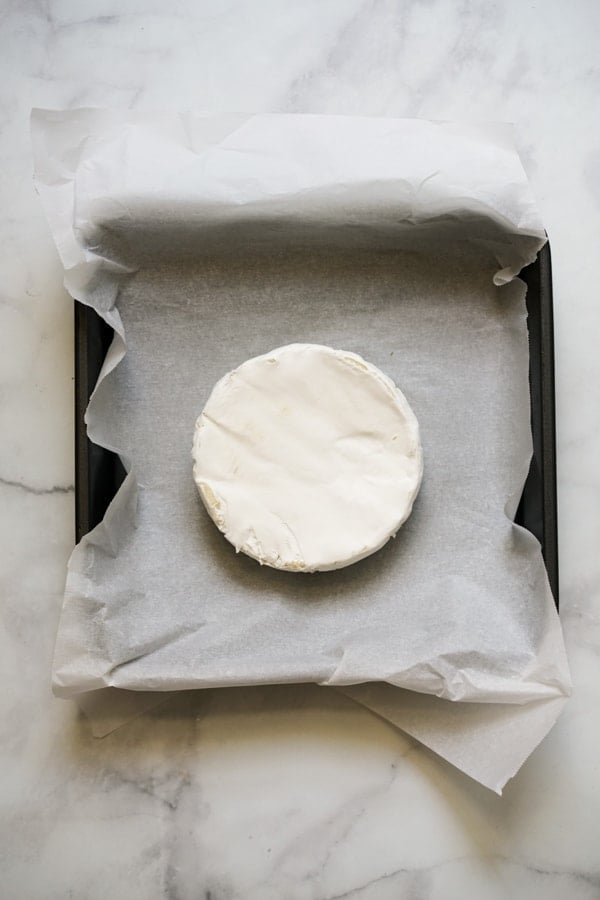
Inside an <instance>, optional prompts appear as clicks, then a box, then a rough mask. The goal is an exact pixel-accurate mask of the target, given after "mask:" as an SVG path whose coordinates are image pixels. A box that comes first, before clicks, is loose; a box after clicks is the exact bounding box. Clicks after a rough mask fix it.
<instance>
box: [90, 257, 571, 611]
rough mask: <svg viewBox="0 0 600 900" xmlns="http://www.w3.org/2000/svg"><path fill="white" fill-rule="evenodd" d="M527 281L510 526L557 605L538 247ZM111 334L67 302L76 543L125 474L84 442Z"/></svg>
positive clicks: (545, 284)
mask: <svg viewBox="0 0 600 900" xmlns="http://www.w3.org/2000/svg"><path fill="white" fill-rule="evenodd" d="M520 277H521V278H522V279H523V281H525V283H526V284H527V314H528V315H527V324H528V328H529V382H530V390H531V428H532V433H533V458H532V461H531V467H530V470H529V475H528V477H527V481H526V483H525V487H524V489H523V495H522V497H521V502H520V503H519V508H518V510H517V514H516V516H515V521H516V522H518V523H519V524H520V525H523V526H524V527H525V528H527V529H528V530H529V531H531V532H532V534H534V535H535V536H536V538H537V539H538V540H539V542H540V544H541V545H542V552H543V554H544V560H545V563H546V569H547V571H548V578H549V581H550V587H551V588H552V593H553V595H554V599H555V601H556V604H557V606H558V539H557V510H556V439H555V413H554V327H553V312H552V269H551V259H550V247H549V245H548V244H546V245H545V246H544V247H543V248H542V250H541V251H540V253H539V254H538V257H537V259H536V260H535V262H534V263H532V264H531V265H530V266H528V267H527V268H526V269H524V270H523V271H522V272H521V275H520ZM112 336H113V332H112V330H111V329H110V328H109V327H108V326H107V325H106V323H105V322H103V321H102V319H100V318H99V316H98V315H97V314H96V313H95V312H94V311H93V310H92V309H90V308H89V307H87V306H82V305H81V304H80V303H75V530H76V535H77V540H78V541H79V540H81V538H82V537H83V535H84V534H86V533H87V532H88V531H90V529H91V528H93V527H94V526H95V525H97V524H98V522H100V521H101V519H102V517H103V516H104V513H105V511H106V508H107V506H108V504H109V503H110V501H111V499H112V498H113V497H114V495H115V493H116V492H117V490H118V488H119V486H120V484H121V483H122V481H123V478H124V477H125V470H124V468H123V465H122V463H121V461H120V459H119V457H118V456H116V455H115V454H114V453H111V452H110V451H108V450H105V449H103V448H102V447H98V446H97V445H96V444H92V443H91V441H89V440H88V438H87V435H86V430H85V422H84V414H85V410H86V407H87V404H88V401H89V398H90V395H91V393H92V390H93V389H94V385H95V384H96V381H97V379H98V375H99V373H100V369H101V367H102V363H103V361H104V357H105V356H106V352H107V350H108V347H109V345H110V343H111V341H112Z"/></svg>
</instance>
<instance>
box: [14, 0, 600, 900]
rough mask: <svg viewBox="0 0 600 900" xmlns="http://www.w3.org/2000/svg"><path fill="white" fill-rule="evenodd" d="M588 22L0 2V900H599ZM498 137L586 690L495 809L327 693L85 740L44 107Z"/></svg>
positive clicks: (481, 12) (68, 403) (66, 375)
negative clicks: (73, 648) (388, 126)
mask: <svg viewBox="0 0 600 900" xmlns="http://www.w3.org/2000/svg"><path fill="white" fill-rule="evenodd" d="M598 34H600V5H598V4H597V3H595V2H594V0H574V2H572V3H570V4H569V5H568V6H565V4H564V3H561V2H559V0H550V2H546V3H544V4H542V3H538V4H533V3H520V2H517V0H500V2H496V3H479V4H473V3H463V2H458V0H456V2H455V0H429V2H421V0H412V2H410V0H408V2H400V0H397V2H395V0H304V2H303V3H302V4H299V3H292V2H291V0H281V2H272V0H268V2H252V3H251V2H247V0H211V2H205V3H202V4H198V3H195V2H192V0H187V2H181V0H180V2H176V3H172V4H165V3H163V2H158V0H146V2H144V3H142V2H141V0H126V2H116V0H82V2H75V0H62V2H60V0H49V2H47V3H40V2H36V0H19V2H17V0H5V2H4V3H3V4H2V6H1V7H0V71H1V74H2V78H1V80H0V160H1V162H2V174H1V177H0V196H1V198H2V209H3V216H2V219H1V221H0V237H1V240H0V271H1V273H2V277H1V280H0V434H1V435H2V441H1V442H0V541H1V543H2V548H3V552H2V554H1V556H0V584H1V593H0V598H1V606H0V622H1V627H0V670H1V672H2V678H3V686H4V689H3V691H2V695H1V697H0V708H1V710H2V714H1V716H0V735H1V739H0V805H1V808H2V815H1V816H0V834H1V838H0V861H1V862H0V879H1V883H2V894H3V896H4V897H6V898H7V900H21V898H23V900H25V898H26V900H30V898H31V900H33V898H44V900H63V898H66V897H73V898H75V900H87V898H89V900H100V898H107V897H114V898H117V900H120V898H124V900H125V898H126V900H136V898H140V900H159V898H165V900H234V898H241V900H335V898H342V897H344V898H346V897H347V898H353V900H354V898H356V900H388V898H389V900H400V898H402V900H403V898H407V900H452V898H457V900H458V898H461V900H462V898H463V897H469V896H470V897H474V898H477V900H497V898H505V897H506V898H508V897H510V898H517V900H520V898H523V900H530V898H537V897H540V898H544V900H565V898H569V900H592V898H600V855H599V853H598V837H597V832H598V822H599V821H600V765H599V763H598V750H597V748H598V740H599V737H600V731H599V727H600V726H599V725H598V720H597V718H596V712H597V709H598V706H599V703H600V677H599V676H600V665H599V658H600V631H599V627H598V622H599V614H600V570H599V564H598V562H597V560H598V552H597V547H598V537H599V531H600V529H599V527H598V525H599V516H598V509H599V503H598V501H599V494H600V477H599V475H598V466H597V459H598V457H599V455H600V429H598V428H597V427H596V426H597V424H598V419H599V410H600V397H599V392H598V384H599V383H600V381H599V375H600V361H599V359H598V355H597V352H596V346H595V345H596V343H597V334H598V325H599V316H600V313H599V310H600V304H598V302H597V287H596V280H595V263H596V258H597V242H598V234H599V229H600V115H599V113H598V91H599V89H600V67H599V65H598V58H599V50H600V42H599V41H598V37H597V36H598ZM86 105H87V106H119V107H131V108H139V109H143V108H147V109H156V108H166V109H188V108H189V109H198V110H203V111H219V110H237V111H272V112H296V111H297V112H327V113H352V114H373V115H388V116H419V117H425V118H444V119H446V118H454V119H458V120H467V121H468V120H489V119H494V120H498V119H499V120H508V121H513V122H514V123H515V124H516V135H517V142H518V146H519V148H520V151H521V154H522V158H523V161H524V164H525V167H526V169H527V171H528V174H529V176H530V178H531V181H532V184H533V187H534V191H535V193H536V196H537V199H538V203H539V205H540V208H541V210H542V214H543V217H544V221H545V223H546V226H547V229H548V233H549V235H550V240H551V244H552V252H553V263H554V288H555V319H556V345H557V417H558V454H559V455H558V459H559V472H558V478H559V503H560V532H559V540H560V559H561V591H562V593H561V617H562V620H563V624H564V630H565V635H566V641H567V648H568V652H569V657H570V662H571V667H572V674H573V679H574V685H575V687H574V695H573V698H572V700H571V701H570V702H569V704H568V705H567V707H566V710H565V712H564V713H563V715H562V717H561V719H560V720H559V722H558V724H557V725H556V727H555V728H554V729H553V731H552V732H551V733H550V735H549V736H548V738H547V739H546V740H545V741H544V742H543V744H542V745H541V746H540V747H539V748H538V749H537V750H536V751H535V752H534V754H533V755H532V756H531V757H530V759H529V760H528V761H527V763H526V764H525V765H524V766H523V768H522V769H521V771H520V772H519V774H518V775H517V776H516V777H515V778H514V779H513V780H512V781H511V782H510V783H509V784H508V786H507V788H506V789H505V792H504V795H503V796H502V797H497V796H495V795H494V794H492V793H491V792H489V791H487V790H486V789H485V788H483V787H481V786H479V785H477V784H476V783H475V782H473V781H471V780H470V779H469V778H467V777H466V776H464V775H462V774H461V773H459V772H458V771H457V770H455V769H453V768H452V767H450V766H449V765H447V764H445V763H443V762H442V761H440V760H439V759H438V758H437V757H435V756H434V755H433V754H432V753H430V752H428V751H427V750H425V749H423V748H422V747H420V746H419V745H417V744H415V743H414V742H413V741H411V740H410V739H408V738H406V737H404V736H403V735H402V734H400V733H399V732H398V731H397V730H395V729H394V728H393V727H392V726H391V725H389V724H388V723H386V722H384V721H383V720H380V719H378V718H376V717H375V716H373V715H372V714H371V713H369V712H367V711H366V710H363V709H361V708H359V707H358V706H356V705H354V704H353V703H352V702H351V701H350V700H347V701H346V700H343V699H341V698H340V697H339V696H338V695H337V694H336V695H334V694H330V693H328V692H327V691H325V690H322V689H319V688H317V687H311V686H299V687H293V688H290V687H286V688H256V689H249V690H233V691H220V692H215V691H211V692H206V693H204V694H201V695H200V696H199V695H198V694H192V695H188V696H181V697H179V698H178V699H176V700H175V701H174V702H172V703H169V704H166V705H164V706H162V707H159V708H158V709H156V710H155V711H154V712H151V713H147V714H146V715H144V716H141V717H139V718H138V719H137V720H135V721H134V722H131V723H130V724H128V725H126V726H124V727H123V728H120V729H119V730H117V731H115V732H114V733H113V734H111V735H109V736H108V737H106V738H104V739H103V740H98V739H95V738H94V737H92V735H91V733H90V729H89V726H88V724H87V722H86V720H85V719H84V718H83V717H82V715H81V713H79V712H78V709H77V707H76V706H75V704H72V703H71V702H67V701H62V700H58V699H54V698H53V697H52V695H51V692H50V687H49V672H50V665H51V658H52V650H53V640H54V634H55V629H56V623H57V619H58V613H59V609H60V603H61V598H62V592H63V588H64V578H65V566H66V561H67V559H68V556H69V554H70V552H71V550H72V547H73V542H74V527H73V503H74V494H73V453H72V442H73V441H72V434H73V412H72V400H73V397H72V389H73V369H72V357H73V353H72V341H73V329H72V319H73V311H72V303H71V301H70V299H69V297H68V295H67V294H66V292H65V291H64V289H63V287H62V270H61V266H60V263H59V261H58V256H57V253H56V250H55V248H54V246H53V244H52V240H51V237H50V233H49V229H48V227H47V225H46V223H45V221H44V219H43V216H42V212H41V208H40V205H39V202H38V199H37V197H36V195H35V193H34V190H33V186H32V160H31V151H30V147H29V134H28V116H29V110H30V108H31V107H32V106H44V107H52V108H62V107H76V106H86Z"/></svg>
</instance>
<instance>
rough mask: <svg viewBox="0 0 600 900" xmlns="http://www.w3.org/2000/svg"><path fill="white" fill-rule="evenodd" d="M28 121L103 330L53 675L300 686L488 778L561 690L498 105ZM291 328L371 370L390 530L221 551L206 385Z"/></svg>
mask: <svg viewBox="0 0 600 900" xmlns="http://www.w3.org/2000/svg"><path fill="white" fill-rule="evenodd" d="M32 130H33V140H34V150H35V159H36V183H37V187H38V190H39V193H40V195H41V198H42V202H43V204H44V207H45V209H46V213H47V216H48V219H49V222H50V225H51V228H52V231H53V234H54V237H55V240H56V244H57V247H58V249H59V252H60V254H61V258H62V260H63V263H64V266H65V271H66V275H65V283H66V285H67V287H68V289H69V291H70V292H71V293H72V295H73V296H74V297H76V298H77V299H78V300H80V301H81V302H83V303H87V304H89V305H91V306H93V307H94V308H95V309H96V310H97V311H98V312H99V313H100V315H102V316H103V317H104V318H105V319H106V321H107V322H109V324H111V325H112V327H113V328H114V329H115V340H114V342H113V345H112V347H111V350H110V352H109V354H108V357H107V360H106V362H105V365H104V368H103V371H102V374H101V377H100V380H99V383H98V386H97V388H96V390H95V392H94V395H93V397H92V400H91V402H90V405H89V408H88V412H87V424H88V432H89V434H90V437H91V438H92V440H94V441H95V442H97V443H99V444H101V445H103V446H106V447H110V448H111V449H114V450H116V451H117V452H119V453H120V454H121V456H122V458H123V460H124V461H125V463H126V467H127V469H128V471H129V474H128V477H127V479H126V481H125V483H124V485H123V486H122V488H121V490H120V491H119V493H118V494H117V496H116V497H115V499H114V501H113V503H112V504H111V506H110V508H109V510H108V512H107V514H106V517H105V519H104V521H103V522H102V523H101V524H100V525H99V526H98V527H97V528H95V529H94V531H92V532H91V533H90V534H89V535H87V536H86V537H85V538H84V539H83V540H82V541H81V543H80V544H79V545H78V546H77V547H76V548H75V550H74V552H73V555H72V558H71V561H70V563H69V571H68V578H67V585H66V592H65V600H64V606H63V611H62V616H61V620H60V626H59V632H58V637H57V643H56V653H55V661H54V672H53V687H54V691H55V693H56V694H58V695H59V696H64V697H71V696H79V698H80V700H82V703H83V705H84V707H85V706H87V708H88V709H91V708H92V707H94V706H96V708H98V704H97V703H95V701H92V702H90V701H89V698H88V699H86V698H85V697H83V696H82V695H84V694H86V693H87V692H95V691H100V690H101V689H104V688H107V687H112V688H121V689H123V688H124V689H127V690H130V691H137V692H140V704H143V705H144V704H145V705H146V706H147V705H149V704H151V703H152V693H151V692H165V691H175V690H181V689H186V690H189V689H193V688H210V687H225V686H241V685H257V684H281V683H290V682H316V683H318V684H321V685H326V686H330V687H335V688H338V689H341V690H343V692H344V693H346V694H347V695H348V696H350V697H352V698H353V699H354V700H356V701H357V702H359V703H362V704H363V705H366V706H368V707H369V708H371V709H373V710H374V711H375V712H377V713H378V714H379V715H382V716H384V717H385V718H387V719H389V720H390V721H392V722H394V724H396V725H397V726H398V727H400V728H402V729H404V730H405V731H407V732H408V733H409V734H411V735H413V736H414V737H416V738H417V739H418V740H421V741H422V742H423V743H425V744H427V745H428V746H430V747H431V748H432V749H433V750H434V751H435V752H436V753H438V754H440V755H441V756H443V757H445V758H446V759H448V760H449V761H450V762H452V763H453V764H454V765H457V766H458V767H459V768H461V769H463V771H465V772H467V773H468V774H470V775H472V776H473V777H474V778H476V779H477V780H479V781H481V782H482V783H483V784H486V785H487V786H488V787H491V788H493V789H494V790H497V791H499V790H501V788H502V786H503V784H504V783H505V782H506V780H507V779H508V778H510V777H511V776H512V775H513V774H514V773H515V771H516V770H517V769H518V768H519V766H520V765H521V764H522V762H523V760H524V759H525V758H526V757H527V756H528V755H529V753H530V752H531V751H532V750H533V748H534V747H535V746H536V745H537V743H539V741H540V740H541V739H542V737H543V736H544V735H545V734H546V732H547V731H548V729H549V728H550V727H551V726H552V724H553V723H554V721H555V719H556V717H557V715H558V713H559V711H560V709H561V707H562V705H563V703H564V701H565V698H566V696H567V694H568V692H569V687H570V682H569V674H568V668H567V662H566V658H565V652H564V646H563V641H562V635H561V630H560V624H559V620H558V616H557V614H556V610H555V608H554V604H553V601H552V597H551V594H550V590H549V587H548V582H547V578H546V573H545V569H544V566H543V561H542V557H541V553H540V548H539V545H538V543H537V541H536V540H535V538H534V537H533V536H532V535H531V534H529V533H528V532H527V531H524V530H523V529H521V528H519V527H517V526H515V525H514V524H513V523H512V518H513V517H514V513H515V510H516V507H517V503H518V500H519V497H520V493H521V490H522V486H523V483H524V481H525V477H526V474H527V470H528V465H529V460H530V455H531V434H530V426H529V391H528V345H527V330H526V320H525V303H524V286H523V284H522V283H521V282H520V281H518V280H516V279H514V275H515V274H516V273H518V271H519V270H520V269H521V268H522V267H523V265H525V264H527V263H528V262H530V261H532V260H533V259H534V258H535V254H536V253H537V251H538V249H539V248H540V247H541V246H542V245H543V243H544V240H545V235H544V231H543V227H542V225H541V223H540V221H539V217H538V214H537V211H536V209H535V205H534V203H533V200H532V197H531V194H530V191H529V187H528V184H527V181H526V178H525V175H524V172H523V170H522V167H521V165H520V162H519V159H518V156H517V154H516V152H515V150H514V147H513V145H512V141H511V131H510V128H508V127H507V126H502V125H484V126H460V125H455V124H451V123H433V122H424V121H417V120H390V119H385V120H384V119H369V118H345V117H322V116H304V115H302V116H288V115H282V116H278V115H262V116H223V117H216V118H215V117H203V116H193V115H189V114H188V115H175V114H160V115H156V114H147V113H131V112H113V111H104V110H76V111H72V112H49V111H35V112H34V113H33V120H32ZM295 341H299V342H314V343H324V344H329V345H331V346H333V347H336V348H341V349H345V350H351V351H355V352H357V353H359V354H360V355H362V356H363V357H365V358H366V359H368V360H369V361H370V362H372V363H374V364H375V365H376V366H378V367H380V368H381V369H382V370H383V371H385V372H386V373H387V374H389V375H390V377H391V378H392V379H393V380H394V381H395V382H396V383H397V384H398V385H399V386H400V388H401V389H402V391H403V392H404V393H405V395H406V396H407V399H408V400H409V402H410V404H411V406H412V408H413V410H414V411H415V413H416V415H417V417H418V419H419V422H420V425H421V432H422V441H423V447H424V454H425V476H424V481H423V487H422V489H421V493H420V495H419V498H418V500H417V503H416V506H415V509H414V512H413V514H412V516H411V518H410V519H409V521H408V522H407V523H406V525H405V526H404V527H403V528H402V529H401V531H400V532H399V533H398V535H397V537H396V539H395V540H393V541H391V542H389V543H388V545H386V547H384V548H383V549H382V550H381V551H380V552H379V553H377V554H375V555H374V556H372V557H370V558H368V559H366V560H364V561H362V562H361V563H358V564H356V565H354V566H351V567H348V568H346V569H343V570H340V571H338V572H331V573H321V574H317V575H312V576H309V575H304V574H292V573H287V572H277V571H274V570H271V569H268V568H266V567H260V566H258V565H257V563H256V562H254V561H253V560H250V559H248V558H247V557H245V556H243V555H241V554H240V555H236V553H235V551H234V550H233V548H232V547H231V546H230V545H229V544H228V542H227V541H225V540H224V539H223V537H222V536H221V535H220V534H219V533H218V531H217V530H216V528H215V527H214V525H213V524H212V522H211V521H210V520H209V518H208V516H207V514H206V513H205V511H204V509H203V507H202V505H201V503H200V501H199V498H198V497H197V495H196V490H195V487H194V484H193V481H192V474H191V458H190V448H191V438H192V432H193V427H194V422H195V419H196V417H197V415H198V414H199V412H200V411H201V410H202V408H203V406H204V403H205V401H206V399H207V398H208V395H209V393H210V390H211V388H212V386H213V384H214V383H215V381H217V380H218V378H220V377H221V376H222V375H223V374H224V373H225V372H226V371H228V370H229V369H232V368H234V367H235V366H236V365H238V364H239V363H241V362H243V361H244V360H245V359H247V358H249V357H251V356H255V355H257V354H259V353H264V352H267V351H268V350H270V349H272V348H274V347H277V346H280V345H282V344H286V343H291V342H295ZM125 351H126V352H125ZM149 692H150V693H149ZM99 696H100V695H99ZM127 696H128V700H127V703H126V704H125V705H124V706H123V709H124V710H125V709H127V712H126V713H123V715H124V717H125V718H127V717H128V716H130V715H131V714H132V709H131V704H130V702H129V697H130V695H127ZM157 699H160V698H157ZM118 718H119V714H118V713H117V720H118ZM114 721H116V720H114ZM114 721H113V722H112V725H111V727H114ZM109 730H110V729H109ZM482 760H485V762H482Z"/></svg>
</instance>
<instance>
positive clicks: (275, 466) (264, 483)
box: [192, 344, 423, 572]
mask: <svg viewBox="0 0 600 900" xmlns="http://www.w3.org/2000/svg"><path fill="white" fill-rule="evenodd" d="M192 455H193V459H194V480H195V482H196V484H197V486H198V489H199V491H200V496H201V497H202V500H203V502H204V505H205V506H206V509H207V510H208V513H209V514H210V516H211V518H212V519H213V521H214V522H215V524H216V525H217V527H218V528H219V529H220V530H221V531H222V532H223V534H224V535H225V537H226V538H227V539H228V540H229V541H230V542H231V543H232V544H233V545H234V547H235V548H236V550H238V551H242V552H243V553H246V554H247V555H248V556H251V557H253V558H254V559H256V560H257V561H258V562H260V563H261V564H264V565H268V566H272V567H273V568H276V569H285V570H288V571H294V572H315V571H327V570H330V569H339V568H342V567H343V566H347V565H350V564H351V563H355V562H357V561H358V560H360V559H363V558H364V557H365V556H369V555H370V554H371V553H374V552H375V551H376V550H379V548H380V547H382V546H383V545H384V544H385V543H386V542H387V541H388V540H389V538H390V537H392V536H393V535H395V533H396V532H397V530H398V528H399V527H400V526H401V525H402V523H403V522H405V521H406V519H407V518H408V516H409V515H410V512H411V510H412V506H413V503H414V500H415V497H416V496H417V493H418V491H419V487H420V484H421V478H422V474H423V455H422V451H421V444H420V441H419V426H418V423H417V419H416V417H415V415H414V413H413V412H412V410H411V408H410V406H409V404H408V402H407V400H406V398H405V397H404V395H403V394H402V392H401V391H400V390H398V388H397V387H396V386H395V385H394V383H393V382H392V381H391V380H390V379H389V378H388V377H387V376H386V375H384V374H383V372H381V371H380V370H379V369H377V368H376V367H375V366H373V365H371V364H370V363H368V362H366V361H365V360H364V359H362V357H360V356H358V355H357V354H356V353H351V352H346V351H342V350H333V349H332V348H331V347H324V346H320V345H317V344H289V345H287V346H285V347H279V348H278V349H276V350H273V351H271V352H270V353H266V354H264V355H263V356H257V357H255V358H254V359H250V360H248V361H247V362H245V363H243V364H242V365H241V366H239V368H237V369H235V370H234V371H232V372H229V373H228V374H227V375H225V376H224V378H222V379H221V380H220V381H219V382H218V383H217V384H216V385H215V387H214V389H213V391H212V394H211V395H210V398H209V400H208V402H207V404H206V406H205V408H204V411H203V412H202V414H201V415H200V416H199V418H198V420H197V422H196V428H195V432H194V442H193V448H192Z"/></svg>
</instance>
